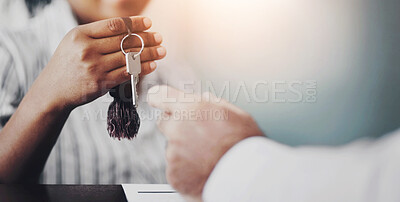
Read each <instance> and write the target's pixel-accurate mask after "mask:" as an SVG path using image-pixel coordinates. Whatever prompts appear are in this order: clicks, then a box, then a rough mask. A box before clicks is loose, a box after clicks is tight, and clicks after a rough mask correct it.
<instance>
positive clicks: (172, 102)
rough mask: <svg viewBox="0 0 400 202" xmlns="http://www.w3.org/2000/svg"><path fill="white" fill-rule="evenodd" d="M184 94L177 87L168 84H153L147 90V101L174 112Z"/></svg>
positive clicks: (156, 106)
mask: <svg viewBox="0 0 400 202" xmlns="http://www.w3.org/2000/svg"><path fill="white" fill-rule="evenodd" d="M181 94H183V92H182V91H179V90H177V89H175V88H172V87H169V86H166V85H161V86H159V85H157V86H153V87H152V88H150V89H149V91H148V92H147V102H148V103H149V105H150V106H152V107H155V108H158V109H161V110H164V111H166V112H172V111H173V110H174V109H175V108H176V107H177V105H178V103H177V102H178V100H179V98H180V97H181Z"/></svg>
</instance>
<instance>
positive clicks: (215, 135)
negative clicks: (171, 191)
mask: <svg viewBox="0 0 400 202" xmlns="http://www.w3.org/2000/svg"><path fill="white" fill-rule="evenodd" d="M148 102H149V104H150V105H151V106H153V107H156V108H159V109H161V110H163V113H164V115H163V117H162V118H161V120H160V122H159V129H160V131H161V132H162V133H163V134H164V135H165V136H166V137H167V140H168V147H167V151H166V159H167V171H166V172H167V180H168V182H169V183H170V184H171V185H172V186H173V187H174V188H175V189H176V190H177V191H179V192H180V193H181V194H182V195H184V196H185V197H186V199H187V200H201V194H202V191H203V187H204V184H205V183H206V181H207V179H208V177H209V176H210V174H211V172H212V170H213V169H214V167H215V165H216V164H217V162H218V161H219V160H220V158H221V157H222V156H223V155H224V154H225V152H227V151H228V150H229V149H230V148H231V147H233V146H234V145H235V144H236V143H238V142H239V141H241V140H243V139H245V138H247V137H251V136H261V135H263V133H262V131H261V130H260V129H259V127H258V126H257V124H256V122H255V121H254V120H253V118H252V117H251V116H250V115H249V114H248V113H246V112H245V111H243V110H241V109H239V108H238V107H236V106H234V105H232V104H230V103H228V102H227V101H225V100H221V99H218V98H216V97H214V96H213V95H211V94H210V93H204V94H203V95H202V96H200V95H194V94H185V93H183V92H181V91H178V90H176V89H174V88H171V87H168V86H155V87H153V88H151V89H150V90H149V91H148Z"/></svg>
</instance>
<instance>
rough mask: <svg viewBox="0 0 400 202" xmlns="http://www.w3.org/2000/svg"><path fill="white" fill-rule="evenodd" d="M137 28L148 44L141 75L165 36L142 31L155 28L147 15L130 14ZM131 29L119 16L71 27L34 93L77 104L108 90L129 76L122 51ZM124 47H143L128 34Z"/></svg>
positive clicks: (161, 53) (162, 51) (49, 99)
mask: <svg viewBox="0 0 400 202" xmlns="http://www.w3.org/2000/svg"><path fill="white" fill-rule="evenodd" d="M131 20H132V23H133V29H134V30H132V31H133V32H135V33H138V34H139V35H140V36H141V37H142V38H143V39H144V43H145V49H144V50H143V53H142V54H141V62H142V73H141V74H142V75H145V74H148V73H150V72H152V71H154V69H155V68H156V63H155V62H154V61H155V60H159V59H162V58H163V57H165V55H166V51H165V48H164V47H162V46H160V44H161V42H162V38H161V35H160V34H158V33H152V32H144V31H145V30H147V29H149V28H150V27H151V21H150V19H148V18H145V17H131ZM126 34H127V29H126V27H125V24H124V23H123V20H122V19H120V18H113V19H107V20H102V21H97V22H94V23H90V24H86V25H81V26H78V27H76V28H74V29H73V30H71V31H70V32H69V33H68V34H67V35H66V36H65V37H64V39H63V40H62V41H61V43H60V44H59V46H58V48H57V50H56V51H55V53H54V55H53V56H52V58H51V60H50V62H49V63H48V64H47V66H46V67H45V68H44V69H43V71H42V72H41V74H40V75H39V77H38V78H37V80H36V81H35V83H34V84H33V86H32V88H31V91H33V92H30V94H31V95H34V96H37V97H40V98H41V99H42V100H45V101H46V102H50V105H56V106H58V107H61V108H65V107H66V108H71V109H73V108H75V107H77V106H79V105H83V104H85V103H88V102H90V101H93V100H94V99H96V98H98V97H100V96H101V95H104V94H105V93H107V92H108V90H109V89H111V88H113V87H115V86H117V85H119V84H121V83H123V82H125V81H127V80H129V78H130V76H129V74H128V73H127V72H126V66H125V55H124V54H123V53H122V52H121V50H120V43H121V40H122V38H123V37H124V36H125V35H126ZM124 47H125V51H127V52H129V51H139V50H140V47H141V42H140V40H139V39H138V38H137V37H134V36H132V37H128V38H127V39H126V40H125V42H124Z"/></svg>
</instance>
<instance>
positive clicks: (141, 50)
mask: <svg viewBox="0 0 400 202" xmlns="http://www.w3.org/2000/svg"><path fill="white" fill-rule="evenodd" d="M129 36H136V37H138V38H139V39H140V41H141V42H142V48H141V49H140V51H139V52H138V53H136V54H135V55H134V57H135V58H136V57H137V56H138V55H140V54H142V52H143V49H144V41H143V39H142V37H141V36H139V35H138V34H135V33H131V34H127V35H126V36H125V37H124V38H122V41H121V51H122V52H123V53H124V55H126V54H127V53H126V52H125V50H124V47H122V44H124V40H125V39H126V38H128V37H129Z"/></svg>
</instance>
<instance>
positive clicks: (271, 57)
mask: <svg viewBox="0 0 400 202" xmlns="http://www.w3.org/2000/svg"><path fill="white" fill-rule="evenodd" d="M6 4H7V6H5V5H6ZM0 6H1V8H2V10H1V14H0V17H1V18H0V19H1V20H0V23H2V24H3V25H7V26H16V27H17V26H18V25H20V24H22V23H23V22H24V19H26V18H28V14H27V12H26V10H25V11H24V10H23V9H22V8H23V6H24V5H23V0H15V1H9V0H2V3H0ZM4 8H7V9H4ZM11 8H12V9H11ZM15 10H19V11H18V12H15ZM399 10H400V1H398V0H326V1H318V0H296V1H294V0H246V1H239V0H168V1H165V0H152V1H151V3H150V5H149V7H148V9H147V10H146V11H145V13H144V14H143V15H145V16H148V17H150V18H151V19H152V20H153V28H152V30H153V31H157V32H160V33H162V35H163V37H164V45H165V46H166V47H167V50H168V57H167V58H166V59H165V60H164V61H162V62H160V68H162V65H163V64H164V63H165V64H167V63H168V64H177V65H182V64H184V65H187V66H190V67H192V68H193V70H194V72H195V73H196V74H197V75H198V76H199V78H200V79H201V80H202V81H203V82H202V83H201V84H202V86H203V87H204V85H205V84H206V81H207V82H211V83H212V84H213V85H212V86H213V87H214V88H215V91H216V93H217V94H221V92H222V91H223V87H224V85H226V83H227V82H228V83H229V85H230V86H229V92H230V93H228V94H227V93H224V94H222V95H223V96H222V97H224V98H226V99H228V100H230V101H231V102H234V103H235V104H236V105H238V106H239V107H241V108H243V109H245V110H246V111H248V112H249V113H251V114H252V115H253V116H254V117H255V119H256V120H257V122H258V124H259V125H260V127H261V128H262V129H263V131H264V132H265V133H266V134H267V135H268V136H269V137H270V138H272V139H275V140H277V141H279V142H283V143H286V144H289V145H304V144H328V145H338V144H344V143H347V142H349V141H351V140H354V139H356V138H359V137H364V136H369V137H376V136H379V135H382V134H384V133H387V132H390V131H392V130H394V129H396V128H398V127H399V126H400V104H399V103H400V79H399V78H400V35H399V31H400V12H398V11H399ZM4 16H14V17H13V18H10V17H7V18H6V17H4ZM309 81H312V83H314V84H315V89H314V90H315V93H316V94H315V95H314V94H313V98H315V99H313V100H312V101H311V102H309V101H307V99H306V98H307V96H308V95H309V94H307V92H308V91H307V84H306V83H307V82H309ZM259 83H263V84H264V85H258V87H259V88H257V90H256V91H255V92H253V90H254V86H257V84H259ZM293 83H296V84H295V85H294V86H295V87H296V88H297V89H298V90H299V91H300V92H301V94H302V97H301V99H298V100H296V101H289V99H290V98H293V97H294V96H295V97H296V96H298V95H296V93H294V91H293V90H291V89H290V87H291V84H293ZM242 84H244V88H246V89H247V91H248V92H249V94H252V93H254V94H260V95H259V96H261V95H263V94H267V95H268V97H269V99H268V101H255V100H254V99H250V100H249V99H247V97H249V96H250V97H252V96H253V97H254V95H249V96H248V95H246V93H244V91H246V90H244V89H242V91H241V93H239V94H238V96H235V91H237V89H238V88H239V87H240V86H241V85H242ZM242 87H243V86H242ZM292 87H293V86H292ZM276 88H278V89H279V90H278V91H279V92H281V93H279V96H278V95H277V93H276V91H277V90H276ZM206 89H207V88H206ZM274 89H275V93H274ZM203 90H204V88H203ZM274 96H278V97H279V99H278V98H276V99H274Z"/></svg>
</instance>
